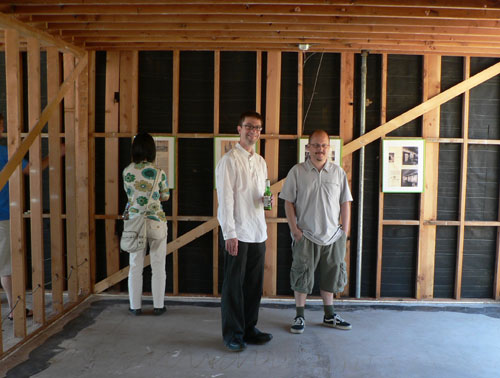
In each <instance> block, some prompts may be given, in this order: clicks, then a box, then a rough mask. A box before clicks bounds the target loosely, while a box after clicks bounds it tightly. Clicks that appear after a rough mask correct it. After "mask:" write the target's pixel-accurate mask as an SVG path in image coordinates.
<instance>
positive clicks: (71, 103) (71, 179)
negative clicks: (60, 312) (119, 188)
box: [63, 53, 78, 302]
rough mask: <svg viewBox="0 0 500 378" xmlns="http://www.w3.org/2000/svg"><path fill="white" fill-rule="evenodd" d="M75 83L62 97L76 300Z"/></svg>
mask: <svg viewBox="0 0 500 378" xmlns="http://www.w3.org/2000/svg"><path fill="white" fill-rule="evenodd" d="M63 59H64V79H67V78H68V76H69V75H70V74H71V72H73V70H74V69H75V57H74V56H73V54H68V53H66V54H64V55H63ZM74 88H75V85H74V84H73V85H72V89H71V90H70V91H69V92H68V93H67V94H66V96H65V97H64V135H65V138H64V143H65V151H66V155H65V156H66V167H65V168H66V175H65V176H66V251H67V253H66V255H67V268H66V269H67V270H68V296H69V301H70V302H77V301H78V264H77V258H76V197H75V192H76V182H75V89H74Z"/></svg>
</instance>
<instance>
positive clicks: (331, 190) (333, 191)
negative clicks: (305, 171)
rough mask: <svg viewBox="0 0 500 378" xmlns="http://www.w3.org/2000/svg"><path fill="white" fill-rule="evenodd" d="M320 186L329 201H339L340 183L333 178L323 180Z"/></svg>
mask: <svg viewBox="0 0 500 378" xmlns="http://www.w3.org/2000/svg"><path fill="white" fill-rule="evenodd" d="M322 188H323V190H324V192H325V193H326V194H327V196H328V199H329V200H330V201H337V202H338V201H339V198H340V184H339V183H338V182H335V181H333V180H325V181H323V183H322Z"/></svg>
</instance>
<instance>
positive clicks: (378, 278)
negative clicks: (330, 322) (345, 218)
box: [375, 54, 387, 298]
mask: <svg viewBox="0 0 500 378" xmlns="http://www.w3.org/2000/svg"><path fill="white" fill-rule="evenodd" d="M380 81H381V83H380V86H381V90H380V123H381V124H382V125H383V124H384V123H386V121H387V119H386V115H387V54H382V71H381V78H380ZM382 137H383V136H382ZM380 149H381V151H380V156H382V146H380ZM383 238H384V192H382V169H380V175H379V196H378V232H377V263H376V268H375V271H376V273H375V298H380V291H381V286H382V251H383V249H382V243H383Z"/></svg>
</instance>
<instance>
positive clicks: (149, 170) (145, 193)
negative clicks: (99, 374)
mask: <svg viewBox="0 0 500 378" xmlns="http://www.w3.org/2000/svg"><path fill="white" fill-rule="evenodd" d="M155 158H156V146H155V142H154V139H153V138H152V137H151V135H149V134H147V133H139V134H137V135H136V136H135V138H134V141H133V143H132V163H130V164H129V165H128V166H127V167H126V168H125V169H124V170H123V186H124V189H125V192H126V193H127V197H128V203H127V208H128V214H129V219H130V218H134V217H136V216H141V215H142V214H143V213H146V222H147V238H148V244H149V255H150V259H151V270H152V272H153V275H152V277H151V291H152V293H153V306H154V310H153V313H154V314H155V315H161V314H163V313H164V312H165V311H166V308H165V302H164V298H165V281H166V277H167V274H166V271H165V258H166V255H167V253H166V252H167V220H166V218H165V213H164V212H163V208H162V206H161V202H160V201H167V200H168V198H169V196H170V192H169V189H168V185H167V175H166V174H165V172H164V171H163V170H161V169H159V168H157V167H156V166H155V165H154V164H153V162H154V161H155ZM157 175H160V176H159V179H158V181H157V183H156V185H155V187H154V188H153V185H154V184H155V181H156V177H157ZM151 191H153V193H152V194H151ZM145 255H146V248H145V249H144V251H142V252H137V253H130V270H129V274H128V292H129V300H130V308H129V311H130V312H131V313H133V314H134V315H140V314H141V313H142V309H141V307H142V303H141V302H142V299H141V296H142V271H143V268H144V256H145Z"/></svg>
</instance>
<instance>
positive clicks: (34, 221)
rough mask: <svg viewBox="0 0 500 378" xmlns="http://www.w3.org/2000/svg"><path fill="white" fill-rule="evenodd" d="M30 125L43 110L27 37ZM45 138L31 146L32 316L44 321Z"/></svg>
mask: <svg viewBox="0 0 500 378" xmlns="http://www.w3.org/2000/svg"><path fill="white" fill-rule="evenodd" d="M28 93H29V94H30V96H29V100H28V113H29V126H30V130H32V129H33V128H34V127H35V125H36V123H37V121H38V119H39V118H40V113H41V101H40V42H39V41H38V39H36V38H28ZM42 198H43V197H42V140H41V137H40V136H38V137H37V138H36V140H35V142H33V144H32V145H31V147H30V211H31V216H30V226H31V266H32V267H31V269H32V276H31V278H32V293H33V294H32V295H33V319H34V320H35V322H37V323H40V324H43V323H45V272H44V260H45V259H44V254H43V218H42V215H43V206H42Z"/></svg>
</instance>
